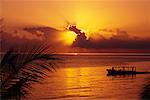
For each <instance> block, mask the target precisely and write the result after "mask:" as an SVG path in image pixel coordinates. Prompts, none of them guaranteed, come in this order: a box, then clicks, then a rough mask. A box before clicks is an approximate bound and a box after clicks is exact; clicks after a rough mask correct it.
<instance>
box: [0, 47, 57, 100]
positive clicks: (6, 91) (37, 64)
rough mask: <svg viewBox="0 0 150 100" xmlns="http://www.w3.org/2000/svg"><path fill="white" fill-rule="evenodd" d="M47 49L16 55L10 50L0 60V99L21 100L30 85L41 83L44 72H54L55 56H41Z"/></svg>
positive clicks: (32, 50)
mask: <svg viewBox="0 0 150 100" xmlns="http://www.w3.org/2000/svg"><path fill="white" fill-rule="evenodd" d="M47 48H48V47H42V46H41V47H39V48H36V49H35V48H33V49H31V50H27V52H24V53H21V54H18V53H16V52H14V50H13V49H10V50H9V51H8V52H6V54H5V55H4V57H3V59H2V60H1V68H0V71H1V98H2V99H21V98H22V97H26V94H28V93H29V89H30V88H31V85H32V84H34V83H41V80H42V79H44V78H45V77H46V76H47V75H46V74H45V73H44V72H45V71H49V72H53V71H56V68H55V65H56V64H54V63H55V61H58V60H59V59H57V58H56V57H55V55H52V54H45V53H44V54H43V52H44V51H45V50H46V49H47Z"/></svg>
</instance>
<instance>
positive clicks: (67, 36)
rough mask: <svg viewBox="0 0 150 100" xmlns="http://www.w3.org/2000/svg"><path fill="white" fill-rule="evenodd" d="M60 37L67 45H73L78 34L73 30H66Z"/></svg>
mask: <svg viewBox="0 0 150 100" xmlns="http://www.w3.org/2000/svg"><path fill="white" fill-rule="evenodd" d="M60 37H61V41H63V43H64V44H65V45H71V44H72V43H73V41H74V40H75V38H76V34H75V33H74V32H72V31H65V32H63V33H62V34H61V36H60Z"/></svg>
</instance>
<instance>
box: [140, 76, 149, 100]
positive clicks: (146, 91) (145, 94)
mask: <svg viewBox="0 0 150 100" xmlns="http://www.w3.org/2000/svg"><path fill="white" fill-rule="evenodd" d="M141 99H142V100H150V79H149V80H148V82H147V84H146V85H145V86H144V88H143V92H142V95H141Z"/></svg>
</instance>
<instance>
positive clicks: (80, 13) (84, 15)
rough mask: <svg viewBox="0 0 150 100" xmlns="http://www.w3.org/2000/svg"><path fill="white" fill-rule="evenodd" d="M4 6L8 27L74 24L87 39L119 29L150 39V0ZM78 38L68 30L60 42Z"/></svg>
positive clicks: (36, 1) (32, 0)
mask: <svg viewBox="0 0 150 100" xmlns="http://www.w3.org/2000/svg"><path fill="white" fill-rule="evenodd" d="M0 6H1V17H2V18H4V27H5V28H20V27H30V26H47V27H52V28H55V29H57V30H65V29H66V28H67V27H68V24H73V25H76V26H77V27H78V28H79V29H81V30H82V31H83V32H85V34H86V36H87V39H88V38H89V37H93V38H94V39H97V38H98V37H99V35H103V36H104V37H106V38H109V37H111V36H112V35H115V30H116V29H121V30H125V31H127V33H128V34H129V36H131V37H134V36H137V37H141V38H146V37H150V1H149V0H3V1H2V2H1V4H0ZM104 29H105V30H106V29H107V30H111V31H103V30H104ZM75 38H76V34H75V33H74V32H71V31H66V30H65V31H63V32H62V33H61V34H59V35H58V37H57V38H56V41H57V40H58V41H63V43H64V44H66V45H71V44H72V43H73V41H74V40H75Z"/></svg>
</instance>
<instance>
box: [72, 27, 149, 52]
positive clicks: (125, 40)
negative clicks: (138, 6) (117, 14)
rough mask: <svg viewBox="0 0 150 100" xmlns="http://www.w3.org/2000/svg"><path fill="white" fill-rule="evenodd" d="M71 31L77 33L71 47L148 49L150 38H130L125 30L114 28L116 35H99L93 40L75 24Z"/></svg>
mask: <svg viewBox="0 0 150 100" xmlns="http://www.w3.org/2000/svg"><path fill="white" fill-rule="evenodd" d="M70 30H71V29H70ZM75 30H78V31H75ZM71 31H74V32H75V33H76V34H77V37H76V39H75V41H74V42H73V44H72V47H79V48H87V49H98V50H99V49H109V50H111V49H116V50H117V49H122V50H124V51H125V50H143V51H144V50H148V51H150V38H147V39H142V38H141V39H140V38H131V37H129V35H128V33H127V32H126V31H122V30H119V29H117V30H116V35H113V36H112V37H111V38H109V39H106V38H104V37H101V38H100V39H98V40H94V39H93V38H89V39H87V37H86V35H85V33H84V32H81V30H79V29H77V28H76V27H75V26H74V29H72V30H71ZM105 31H110V30H106V29H105ZM77 32H78V33H77ZM116 52H117V51H116Z"/></svg>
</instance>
